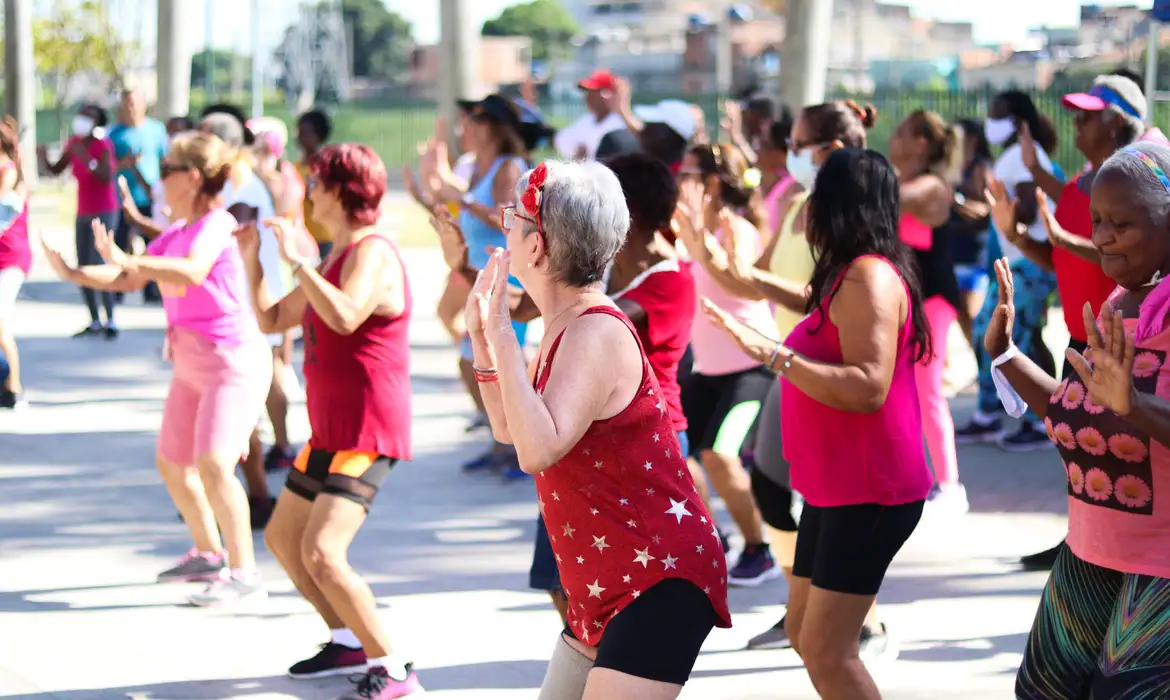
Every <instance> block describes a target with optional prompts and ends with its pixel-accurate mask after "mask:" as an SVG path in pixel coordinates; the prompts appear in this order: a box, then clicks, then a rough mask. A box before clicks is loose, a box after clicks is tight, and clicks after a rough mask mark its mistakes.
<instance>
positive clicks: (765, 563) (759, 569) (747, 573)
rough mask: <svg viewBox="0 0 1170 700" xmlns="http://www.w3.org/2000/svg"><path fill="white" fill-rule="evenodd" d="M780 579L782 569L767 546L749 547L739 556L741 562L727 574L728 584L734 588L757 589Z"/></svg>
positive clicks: (736, 563)
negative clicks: (746, 587) (763, 584)
mask: <svg viewBox="0 0 1170 700" xmlns="http://www.w3.org/2000/svg"><path fill="white" fill-rule="evenodd" d="M779 577H780V567H778V566H776V560H774V559H773V558H772V550H771V549H769V548H768V545H766V544H757V545H748V546H746V547H744V548H743V553H742V554H740V555H739V561H737V562H735V566H733V567H731V571H729V572H727V582H728V583H729V584H731V585H732V586H749V587H755V586H758V585H760V584H761V583H764V582H765V581H771V580H772V579H774V578H779Z"/></svg>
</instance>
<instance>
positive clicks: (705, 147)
mask: <svg viewBox="0 0 1170 700" xmlns="http://www.w3.org/2000/svg"><path fill="white" fill-rule="evenodd" d="M691 154H692V155H694V156H695V158H696V159H697V160H698V161H699V170H701V171H702V172H703V174H704V175H717V176H719V185H720V187H719V191H720V195H719V196H720V197H721V198H722V199H723V203H724V204H726V205H727V206H728V207H730V208H731V209H732V210H734V211H735V212H736V213H738V214H739V215H740V216H742V217H743V218H744V219H745V220H746V221H747V222H748V223H749V224H751V225H752V226H755V227H756V230H757V231H760V232H761V233H763V232H764V231H766V230H767V228H768V213H767V212H766V211H765V210H764V202H763V198H762V197H763V196H762V195H761V194H760V191H759V188H758V187H756V186H755V185H749V184H748V183H747V182H745V181H744V173H746V172H747V171H748V169H750V168H751V164H750V163H748V160H747V158H745V157H744V155H743V151H741V150H739V148H738V147H736V146H733V145H731V144H727V143H716V144H700V145H697V146H692V147H691Z"/></svg>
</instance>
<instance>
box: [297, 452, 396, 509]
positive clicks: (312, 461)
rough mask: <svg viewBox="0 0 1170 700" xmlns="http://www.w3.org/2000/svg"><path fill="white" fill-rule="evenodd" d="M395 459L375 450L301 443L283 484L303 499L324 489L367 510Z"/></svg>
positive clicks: (311, 496)
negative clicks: (331, 448)
mask: <svg viewBox="0 0 1170 700" xmlns="http://www.w3.org/2000/svg"><path fill="white" fill-rule="evenodd" d="M397 462H398V460H396V459H392V458H390V457H384V456H382V455H379V454H377V453H376V452H360V451H358V450H345V451H342V452H329V451H327V450H314V449H311V448H310V447H309V446H308V445H305V447H304V448H303V449H302V450H301V453H300V454H298V455H297V458H296V461H294V462H293V469H292V471H290V472H289V473H288V481H286V482H285V484H284V487H285V488H286V489H288V490H289V491H292V492H293V493H295V494H296V495H298V496H300V497H301V498H303V499H305V500H306V501H312V500H316V498H317V494H319V493H327V494H329V495H330V496H339V497H341V498H345V499H348V500H351V501H353V502H354V503H356V504H358V505H360V506H361V507H362V508H365V509H366V510H367V511H369V510H370V504H371V503H372V502H373V500H374V496H377V495H378V489H379V488H381V487H382V483H383V482H384V481H386V477H387V476H389V475H390V470H391V469H392V468H393V467H394V465H395V464H396V463H397Z"/></svg>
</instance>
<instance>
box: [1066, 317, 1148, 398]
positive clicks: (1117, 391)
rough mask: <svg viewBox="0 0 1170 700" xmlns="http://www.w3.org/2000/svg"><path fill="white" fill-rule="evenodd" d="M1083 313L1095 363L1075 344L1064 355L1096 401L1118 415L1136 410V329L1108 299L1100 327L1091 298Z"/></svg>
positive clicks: (1090, 349) (1090, 350)
mask: <svg viewBox="0 0 1170 700" xmlns="http://www.w3.org/2000/svg"><path fill="white" fill-rule="evenodd" d="M1082 315H1083V316H1084V318H1085V335H1087V336H1088V340H1089V352H1090V353H1091V357H1092V360H1093V364H1091V365H1090V364H1089V360H1088V359H1086V358H1085V356H1084V355H1082V354H1081V353H1079V352H1077V351H1076V350H1073V349H1072V348H1069V349H1068V350H1065V357H1067V358H1068V361H1069V363H1070V364H1072V366H1073V369H1074V370H1076V372H1077V374H1078V375H1079V376H1080V378H1081V381H1083V382H1084V383H1085V388H1086V389H1088V390H1089V396H1091V397H1093V403H1095V404H1097V405H1098V406H1104V407H1105V408H1107V409H1109V410H1110V411H1113V412H1114V413H1116V414H1117V415H1119V416H1125V415H1128V414H1129V412H1130V411H1131V410H1133V398H1134V388H1133V362H1134V355H1136V353H1137V343H1136V341H1135V340H1134V337H1133V333H1129V332H1127V331H1126V330H1125V322H1124V321H1123V320H1122V318H1121V311H1120V310H1117V309H1114V308H1113V305H1112V304H1110V303H1109V302H1105V304H1104V305H1103V306H1102V307H1101V327H1100V328H1098V327H1097V321H1096V319H1094V318H1093V307H1092V306H1090V305H1089V303H1088V302H1085V307H1084V309H1083V310H1082Z"/></svg>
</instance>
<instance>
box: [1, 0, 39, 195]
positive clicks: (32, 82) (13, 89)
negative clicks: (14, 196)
mask: <svg viewBox="0 0 1170 700" xmlns="http://www.w3.org/2000/svg"><path fill="white" fill-rule="evenodd" d="M32 37H33V34H32V0H4V112H5V113H6V114H9V115H11V116H12V117H14V118H15V119H16V121H17V122H18V123H19V124H20V134H18V136H19V139H20V151H21V153H23V154H24V176H25V180H26V181H27V182H28V183H29V184H35V183H36V177H37V160H36V158H34V157H33V154H34V153H36V149H37V112H36V104H35V103H34V99H35V98H34V95H35V94H36V72H35V68H34V66H33V38H32Z"/></svg>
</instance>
